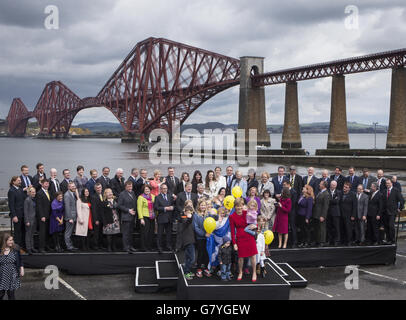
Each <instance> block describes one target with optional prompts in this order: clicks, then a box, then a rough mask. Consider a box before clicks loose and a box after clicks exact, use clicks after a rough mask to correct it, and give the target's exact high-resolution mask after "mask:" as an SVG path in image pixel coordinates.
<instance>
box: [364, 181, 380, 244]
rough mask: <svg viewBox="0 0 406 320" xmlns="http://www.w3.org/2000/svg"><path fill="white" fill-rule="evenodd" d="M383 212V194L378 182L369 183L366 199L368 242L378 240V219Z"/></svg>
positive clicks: (372, 242)
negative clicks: (367, 197) (368, 193)
mask: <svg viewBox="0 0 406 320" xmlns="http://www.w3.org/2000/svg"><path fill="white" fill-rule="evenodd" d="M382 213H383V196H382V193H381V192H380V191H379V190H378V184H377V183H376V182H373V183H372V184H371V189H370V195H369V200H368V216H367V239H368V240H369V242H370V244H372V245H376V244H377V243H378V242H380V241H379V221H380V220H381V217H382Z"/></svg>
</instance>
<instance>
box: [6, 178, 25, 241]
mask: <svg viewBox="0 0 406 320" xmlns="http://www.w3.org/2000/svg"><path fill="white" fill-rule="evenodd" d="M26 197H27V196H26V194H25V193H24V191H23V189H22V188H21V178H20V177H17V176H14V177H12V178H11V181H10V190H9V191H8V194H7V198H8V207H9V209H10V213H9V216H10V218H11V221H12V222H13V228H14V241H15V243H17V244H18V245H19V246H20V248H25V241H24V235H25V229H24V200H25V198H26ZM3 245H4V244H3Z"/></svg>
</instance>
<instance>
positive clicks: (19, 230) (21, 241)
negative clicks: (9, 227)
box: [13, 218, 25, 248]
mask: <svg viewBox="0 0 406 320" xmlns="http://www.w3.org/2000/svg"><path fill="white" fill-rule="evenodd" d="M24 226H25V225H24V218H18V222H17V223H15V222H13V229H14V242H15V243H16V244H18V245H19V246H20V248H25V229H24Z"/></svg>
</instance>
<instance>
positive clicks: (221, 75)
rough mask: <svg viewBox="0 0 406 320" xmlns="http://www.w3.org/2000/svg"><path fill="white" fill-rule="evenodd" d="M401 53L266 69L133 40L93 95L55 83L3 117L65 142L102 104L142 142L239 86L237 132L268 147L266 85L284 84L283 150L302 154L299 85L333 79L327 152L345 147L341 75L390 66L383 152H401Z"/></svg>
mask: <svg viewBox="0 0 406 320" xmlns="http://www.w3.org/2000/svg"><path fill="white" fill-rule="evenodd" d="M405 65H406V49H399V50H393V51H387V52H382V53H376V54H370V55H366V56H361V57H353V58H348V59H342V60H337V61H331V62H326V63H319V64H314V65H308V66H303V67H297V68H291V69H285V70H280V71H274V72H268V73H265V72H264V58H262V57H241V58H240V59H235V58H231V57H228V56H225V55H221V54H217V53H214V52H210V51H207V50H203V49H199V48H196V47H192V46H188V45H185V44H182V43H178V42H174V41H170V40H167V39H162V38H148V39H146V40H144V41H141V42H139V43H138V44H137V45H136V46H135V47H134V49H133V50H132V51H131V52H130V53H129V54H128V56H127V57H126V58H125V59H124V61H123V62H122V63H121V65H120V66H119V67H118V69H117V70H116V71H115V72H114V73H113V75H112V76H111V77H110V79H109V80H108V81H107V82H106V84H105V85H104V87H103V88H102V89H101V90H100V92H99V93H98V94H97V96H95V97H87V98H83V99H81V98H80V97H78V96H77V95H76V94H75V93H74V92H72V91H71V90H70V89H69V88H68V87H67V86H66V85H64V84H63V83H62V82H61V81H52V82H50V83H48V84H47V85H46V86H45V88H44V90H43V91H42V94H41V96H40V98H39V100H38V102H37V104H36V106H35V108H34V109H33V111H29V110H28V109H27V107H26V106H25V105H24V103H23V101H22V100H21V99H20V98H15V99H14V100H13V101H12V104H11V107H10V111H9V114H8V116H7V119H6V123H7V128H8V133H9V135H10V136H24V135H25V133H26V127H27V122H28V120H29V119H30V118H36V119H37V121H38V124H39V128H40V133H39V135H40V136H44V137H47V136H56V137H65V136H67V135H68V133H69V129H70V127H71V124H72V121H73V119H74V118H75V116H76V115H77V114H78V112H80V111H81V110H83V109H87V108H93V107H105V108H107V109H108V110H110V111H111V112H112V113H113V114H114V116H115V117H116V118H117V120H118V121H119V122H120V124H121V125H122V127H123V129H124V132H125V135H126V136H128V137H132V138H133V139H134V140H138V141H139V140H140V139H141V140H143V139H144V138H145V137H147V136H148V134H149V133H150V132H151V131H152V130H153V129H156V128H162V129H166V130H167V131H168V132H172V129H175V128H172V127H171V126H172V123H179V124H182V123H183V122H184V121H185V120H186V119H187V118H188V117H189V116H190V115H191V114H192V113H193V112H194V111H195V110H196V109H197V108H199V107H200V106H201V105H202V104H203V103H204V102H206V101H207V100H209V99H210V98H212V97H213V96H215V95H216V94H218V93H220V92H222V91H224V90H226V89H229V88H231V87H233V86H237V85H240V101H239V114H238V118H239V119H238V128H239V129H256V130H257V138H258V139H257V141H258V144H259V145H270V136H269V134H268V133H267V129H266V113H265V89H264V87H265V86H269V85H275V84H281V83H285V84H286V96H285V119H284V130H283V136H282V148H285V149H300V148H302V140H301V136H300V130H299V112H298V91H297V82H298V81H304V80H309V79H318V78H325V77H331V78H332V91H331V113H330V129H329V135H328V143H327V149H330V150H331V149H340V150H345V149H348V148H349V137H348V129H347V115H346V93H345V75H347V74H352V73H360V72H368V71H376V70H383V69H392V89H391V101H390V121H389V128H388V137H387V145H386V147H387V149H391V150H394V149H404V148H406V69H405Z"/></svg>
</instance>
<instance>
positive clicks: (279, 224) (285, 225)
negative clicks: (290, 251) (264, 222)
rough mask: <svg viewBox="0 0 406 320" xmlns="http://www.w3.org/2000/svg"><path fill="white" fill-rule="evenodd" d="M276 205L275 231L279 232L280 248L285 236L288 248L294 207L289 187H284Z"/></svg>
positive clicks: (284, 244) (284, 242) (284, 245)
mask: <svg viewBox="0 0 406 320" xmlns="http://www.w3.org/2000/svg"><path fill="white" fill-rule="evenodd" d="M275 207H276V218H275V223H274V225H273V231H274V232H277V233H278V239H279V245H278V248H279V249H280V248H281V247H282V237H283V248H284V249H286V246H287V244H288V232H289V212H290V210H291V209H292V201H291V200H290V191H289V188H283V190H282V194H281V198H280V200H279V202H277V203H275Z"/></svg>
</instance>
